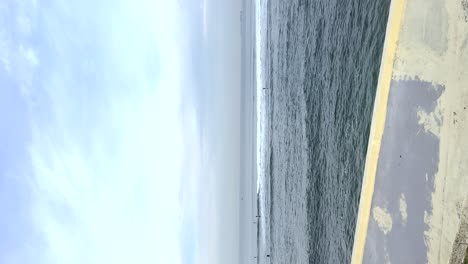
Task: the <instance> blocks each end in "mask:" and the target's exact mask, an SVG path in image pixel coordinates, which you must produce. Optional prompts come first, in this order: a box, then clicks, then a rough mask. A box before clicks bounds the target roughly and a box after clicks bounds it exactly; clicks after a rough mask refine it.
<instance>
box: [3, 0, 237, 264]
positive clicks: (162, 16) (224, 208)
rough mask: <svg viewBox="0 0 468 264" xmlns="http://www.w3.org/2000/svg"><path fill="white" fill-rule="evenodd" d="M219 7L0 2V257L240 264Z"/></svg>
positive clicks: (233, 35)
mask: <svg viewBox="0 0 468 264" xmlns="http://www.w3.org/2000/svg"><path fill="white" fill-rule="evenodd" d="M225 2H226V3H221V2H220V1H210V0H205V1H189V0H179V1H165V0H151V1H150V0H136V1H124V0H121V1H110V0H107V1H99V2H98V3H96V2H95V1H59V0H50V1H37V0H18V1H13V0H11V1H10V0H7V1H1V2H0V126H1V127H0V212H1V214H2V216H4V217H2V220H0V263H39V264H40V263H70V264H73V263H117V264H118V263H205V264H209V263H227V264H229V263H237V262H238V252H239V251H238V245H239V241H238V230H239V223H238V218H239V217H238V199H237V194H238V183H236V181H237V178H236V175H238V173H239V168H238V167H239V122H240V117H239V103H240V102H239V87H240V58H239V56H240V50H239V49H240V46H239V45H240V39H239V36H240V33H239V32H240V31H239V28H238V27H239V25H238V22H239V20H238V19H239V17H238V15H239V12H238V10H239V8H240V5H239V4H238V3H230V2H236V1H225ZM236 184H237V185H236Z"/></svg>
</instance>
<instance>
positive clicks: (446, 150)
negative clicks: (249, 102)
mask: <svg viewBox="0 0 468 264" xmlns="http://www.w3.org/2000/svg"><path fill="white" fill-rule="evenodd" d="M403 2H405V1H393V2H392V7H391V11H390V16H389V22H388V26H387V37H386V38H387V39H386V41H385V48H384V55H383V56H385V54H386V53H387V52H388V45H389V44H388V43H389V42H390V41H392V42H394V43H396V44H395V46H396V50H395V58H394V59H393V60H391V61H390V63H391V64H392V68H391V70H383V69H384V68H386V67H388V65H387V64H388V63H389V61H388V59H385V57H383V59H382V65H381V72H380V74H381V76H379V86H378V95H377V96H378V97H377V98H376V101H375V106H374V116H373V121H372V128H371V136H370V138H369V147H368V157H367V160H366V169H365V174H364V181H363V186H362V191H361V201H360V205H359V214H358V222H357V226H356V233H355V240H354V248H353V258H352V261H353V262H352V263H362V262H373V261H376V260H378V261H384V262H396V263H401V262H402V261H407V262H408V261H410V262H411V261H413V263H415V262H414V261H416V260H417V261H425V262H428V263H459V261H460V260H462V259H463V258H464V254H465V252H466V248H467V245H466V243H464V242H463V241H466V239H467V238H468V234H467V228H466V226H467V225H468V217H467V215H468V202H467V197H468V191H466V188H464V187H463V186H466V185H467V184H468V165H466V164H468V155H467V154H466V153H468V139H467V138H466V137H465V136H463V135H465V134H466V130H467V129H468V110H467V107H468V87H467V86H466V83H468V45H467V44H466V43H468V23H467V19H466V15H467V14H468V7H466V8H465V7H464V6H463V5H460V2H459V1H441V0H431V1H422V0H417V1H411V2H408V3H403ZM399 3H400V4H404V5H405V8H404V9H401V11H400V12H401V13H400V15H401V16H402V23H401V26H399V27H398V30H399V33H398V41H396V40H395V39H392V35H391V34H392V32H394V30H395V27H396V25H395V21H394V18H395V16H396V15H398V14H396V13H395V10H396V9H395V8H394V7H395V5H398V4H399ZM392 19H393V20H392ZM388 71H390V76H391V80H389V81H388V82H387V83H388V85H387V86H388V89H389V92H388V97H389V98H388V107H387V102H386V101H385V100H381V99H380V96H382V95H381V94H380V93H381V91H382V87H381V86H382V84H381V79H383V78H387V77H385V76H388V75H389V73H388ZM382 74H383V75H384V76H382ZM384 88H385V87H384ZM403 105H405V107H406V106H407V108H405V107H404V106H403ZM405 109H406V111H405ZM386 116H387V118H386V120H385V117H386ZM382 117H383V119H382ZM403 121H404V122H405V123H403ZM410 127H411V129H409V128H410ZM380 128H381V129H382V131H381V132H382V135H381V136H379V129H380ZM415 129H416V133H414V132H415ZM376 131H377V132H376ZM409 139H411V141H409ZM413 142H416V143H413ZM417 142H420V143H421V144H419V143H417ZM391 143H393V144H391ZM418 144H419V145H418ZM427 146H429V147H427ZM398 155H399V157H398ZM399 197H405V203H404V205H405V206H403V207H404V208H405V210H404V213H405V215H406V217H407V222H406V221H403V215H404V214H403V213H401V212H400V211H399V210H397V209H396V206H395V204H397V203H398V198H399ZM406 203H407V204H406ZM406 206H407V207H406ZM371 208H374V209H375V208H382V211H383V212H386V214H387V215H388V217H390V219H392V220H393V222H390V223H393V225H391V226H390V229H388V228H387V229H385V230H386V231H387V232H385V233H384V232H382V228H381V226H380V225H379V224H380V222H381V221H380V220H379V217H378V216H377V217H376V216H375V214H374V215H372V214H371V213H372V211H371ZM406 209H407V210H406ZM371 215H372V216H373V218H371ZM387 222H388V221H387ZM392 227H393V228H392ZM407 240H411V241H417V243H413V244H408V245H407V244H405V243H404V241H407ZM398 241H400V242H398ZM402 241H403V242H402ZM366 242H368V243H366ZM405 247H406V248H405Z"/></svg>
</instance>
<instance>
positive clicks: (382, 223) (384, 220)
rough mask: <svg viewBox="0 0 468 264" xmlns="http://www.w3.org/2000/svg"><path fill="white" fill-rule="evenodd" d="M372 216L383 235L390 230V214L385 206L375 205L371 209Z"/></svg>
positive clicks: (391, 222)
mask: <svg viewBox="0 0 468 264" xmlns="http://www.w3.org/2000/svg"><path fill="white" fill-rule="evenodd" d="M372 216H373V217H374V220H375V222H377V225H378V226H379V228H380V231H382V232H383V233H384V234H385V235H386V234H388V233H389V232H390V231H392V225H393V221H392V216H391V215H390V213H389V212H388V211H387V209H385V208H381V207H379V206H375V207H374V209H372Z"/></svg>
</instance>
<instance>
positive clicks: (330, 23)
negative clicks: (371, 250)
mask: <svg viewBox="0 0 468 264" xmlns="http://www.w3.org/2000/svg"><path fill="white" fill-rule="evenodd" d="M389 4H390V1H389V0H380V1H374V0H359V1H344V0H341V1H339V0H319V1H299V0H295V1H278V0H269V1H263V2H261V4H260V6H259V7H258V8H259V13H260V36H259V39H261V40H260V41H261V43H260V58H261V72H260V74H261V82H262V83H261V85H262V87H265V89H263V90H262V94H261V96H260V117H259V120H260V130H259V133H260V144H259V146H260V149H259V153H260V155H259V164H260V165H259V179H260V189H259V190H260V192H259V205H260V214H261V221H260V224H259V225H260V231H259V240H258V243H259V262H260V263H270V262H271V263H347V262H349V260H350V257H351V251H352V243H353V235H354V229H355V221H356V215H357V210H358V203H359V193H360V186H361V180H362V174H363V170H364V161H365V154H366V148H367V140H368V134H369V128H370V123H371V115H372V107H373V100H374V95H375V89H376V85H377V78H378V71H379V66H380V58H381V53H382V49H383V40H384V37H385V27H386V22H387V15H388V9H389ZM267 254H269V255H271V257H269V258H267V257H266V255H267Z"/></svg>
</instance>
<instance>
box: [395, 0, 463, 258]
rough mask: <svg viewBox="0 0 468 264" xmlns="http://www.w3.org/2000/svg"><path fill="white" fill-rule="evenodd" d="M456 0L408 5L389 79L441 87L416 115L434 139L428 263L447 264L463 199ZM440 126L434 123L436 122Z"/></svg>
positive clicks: (460, 20) (460, 18)
mask: <svg viewBox="0 0 468 264" xmlns="http://www.w3.org/2000/svg"><path fill="white" fill-rule="evenodd" d="M463 12H464V10H463V8H462V6H461V1H460V0H447V1H444V0H413V1H408V4H407V7H406V13H405V21H404V22H403V26H402V31H401V35H400V39H399V45H398V50H397V54H396V56H397V59H396V60H395V65H394V71H393V77H394V79H406V78H419V79H421V80H423V81H429V82H432V83H434V84H439V85H442V86H444V87H445V90H444V92H443V94H442V96H441V97H440V101H439V102H438V105H437V107H436V111H435V112H434V113H418V116H419V118H420V122H421V124H423V126H424V129H426V130H428V131H430V132H432V133H433V134H434V135H436V136H437V137H439V140H440V152H439V166H438V168H439V171H438V173H437V175H436V177H435V180H434V181H435V182H434V192H433V194H432V198H431V202H432V212H430V213H429V214H428V215H427V216H425V220H426V223H427V224H428V230H427V231H426V232H425V241H426V244H427V247H428V252H427V258H428V262H429V263H449V261H450V258H451V254H452V251H453V250H454V242H455V238H456V237H457V233H458V232H459V229H460V225H461V221H460V213H461V212H460V210H461V208H460V206H457V204H460V203H461V204H463V203H464V200H465V199H466V197H467V196H468V191H467V190H468V188H467V186H468V136H466V135H467V134H468V123H467V118H468V109H467V108H468V44H467V43H468V23H467V21H466V20H465V14H464V13H463ZM439 115H440V120H442V122H441V123H440V124H437V122H436V120H438V119H439Z"/></svg>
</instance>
